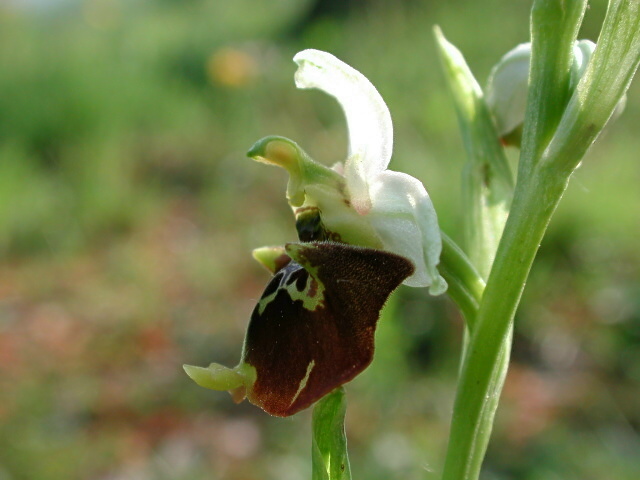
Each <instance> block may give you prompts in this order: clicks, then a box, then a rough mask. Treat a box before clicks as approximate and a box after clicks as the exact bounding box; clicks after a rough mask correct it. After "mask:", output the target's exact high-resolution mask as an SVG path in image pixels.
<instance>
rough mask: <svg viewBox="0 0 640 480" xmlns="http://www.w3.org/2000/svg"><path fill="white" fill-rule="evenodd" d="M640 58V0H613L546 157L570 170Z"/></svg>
mask: <svg viewBox="0 0 640 480" xmlns="http://www.w3.org/2000/svg"><path fill="white" fill-rule="evenodd" d="M638 62H640V2H638V0H612V1H611V2H609V8H608V10H607V15H606V17H605V20H604V24H603V26H602V30H601V32H600V36H599V38H598V43H597V46H596V50H595V52H594V53H593V57H592V58H591V61H590V63H589V65H588V66H587V70H586V72H585V74H584V75H583V77H582V79H581V80H580V82H579V83H578V86H577V87H576V90H575V91H574V93H573V96H572V97H571V100H570V102H569V105H568V106H567V108H566V111H565V113H564V116H563V117H562V120H561V121H560V124H559V125H558V129H557V132H556V134H555V136H554V137H553V140H552V141H551V143H550V145H549V147H548V148H547V150H546V152H545V158H544V161H545V162H548V163H557V164H558V165H560V166H561V167H562V168H564V169H566V170H569V171H572V170H573V169H574V168H575V167H576V166H577V165H578V163H579V162H580V161H581V160H582V157H583V156H584V154H585V153H586V152H587V150H588V148H589V147H590V146H591V144H592V143H593V142H594V141H595V139H596V138H597V137H598V135H599V134H600V132H601V131H602V129H603V128H604V126H605V125H606V123H607V121H608V120H609V119H610V118H611V116H612V114H613V113H614V111H615V110H616V107H617V105H618V103H619V102H620V100H621V99H622V97H623V96H624V95H625V93H626V91H627V89H628V88H629V85H630V83H631V80H632V78H633V76H634V75H635V72H636V70H637V68H638Z"/></svg>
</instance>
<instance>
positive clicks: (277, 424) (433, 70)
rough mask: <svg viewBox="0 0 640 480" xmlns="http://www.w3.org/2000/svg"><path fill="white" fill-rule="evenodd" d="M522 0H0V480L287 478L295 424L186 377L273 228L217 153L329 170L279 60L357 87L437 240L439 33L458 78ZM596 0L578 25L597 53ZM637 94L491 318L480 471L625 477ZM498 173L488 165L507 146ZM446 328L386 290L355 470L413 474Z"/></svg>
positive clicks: (630, 468) (430, 432)
mask: <svg viewBox="0 0 640 480" xmlns="http://www.w3.org/2000/svg"><path fill="white" fill-rule="evenodd" d="M529 8H530V5H529V2H506V1H497V0H486V1H482V2H474V1H471V0H456V1H452V2H430V1H427V0H404V1H401V2H384V1H382V0H364V1H358V2H356V1H349V2H347V1H321V0H316V1H313V0H271V1H269V2H262V1H260V0H237V1H234V2H222V1H219V0H188V1H186V0H183V1H177V0H156V1H152V0H136V1H125V0H86V1H79V0H66V1H63V0H58V1H49V2H45V1H43V0H42V1H36V0H31V1H26V0H22V1H21V0H13V1H11V2H4V3H2V4H0V258H1V260H2V268H1V270H0V479H2V480H14V479H15V480H22V479H34V480H35V479H37V480H49V479H65V480H67V479H69V480H73V479H97V480H120V479H123V480H124V479H127V480H129V479H204V478H207V479H211V478H214V479H216V478H220V479H222V478H224V479H242V480H247V479H279V480H289V479H291V480H297V479H303V478H308V477H309V475H310V468H311V467H310V412H303V413H301V414H299V415H297V416H295V417H293V418H290V419H285V420H282V419H274V418H270V417H268V416H267V415H265V414H264V413H262V412H261V411H259V410H258V409H256V408H254V407H252V406H250V405H247V404H246V403H245V404H241V405H237V406H236V405H234V404H233V403H232V402H231V400H230V398H228V397H227V396H226V395H223V394H219V393H214V392H209V391H206V390H204V389H200V388H198V387H196V386H195V385H193V384H192V383H191V382H190V381H189V379H188V378H187V377H186V375H184V374H183V372H182V369H181V364H182V363H191V364H203V365H204V364H207V363H208V362H209V361H212V360H216V361H219V362H221V363H226V364H234V363H235V362H236V361H237V358H238V356H239V351H240V345H241V342H242V337H243V333H244V328H245V325H246V321H247V319H248V317H249V314H250V312H251V309H252V308H253V305H254V302H255V301H256V299H257V298H258V296H259V295H260V292H261V288H262V286H263V284H264V283H265V282H266V279H267V274H266V273H265V272H263V271H262V270H261V269H260V267H258V266H257V265H254V264H253V263H252V261H251V257H250V254H249V252H250V250H251V249H252V248H255V247H258V246H262V245H266V244H281V243H283V242H286V241H290V240H292V239H294V238H295V232H294V228H293V222H292V221H291V216H290V213H289V211H288V207H287V205H286V201H285V199H284V186H285V178H284V176H283V175H282V173H281V172H278V171H276V170H270V169H268V168H266V167H264V166H261V165H257V164H252V163H251V162H250V161H248V160H246V159H245V157H244V152H245V151H246V149H247V148H248V147H249V146H251V144H252V143H253V142H254V141H255V140H257V139H258V138H260V137H262V136H265V135H267V134H279V135H285V136H288V137H290V138H293V139H295V140H296V141H298V142H299V143H300V144H301V145H303V146H304V147H305V148H306V149H307V150H308V151H309V152H310V153H311V154H312V155H313V156H314V157H315V158H317V159H318V160H321V161H323V162H326V163H332V162H335V161H336V160H340V159H342V158H343V157H344V155H345V151H346V129H345V126H344V120H343V119H342V116H341V112H340V109H339V107H338V106H337V104H336V103H335V102H333V101H331V100H330V99H328V98H327V97H326V96H324V95H323V94H321V93H317V92H300V91H296V89H295V88H294V86H293V81H292V76H293V72H294V70H295V68H294V67H295V66H294V65H293V63H292V62H291V57H292V56H293V54H294V53H295V52H296V51H298V50H301V49H303V48H307V47H314V48H320V49H325V50H330V51H332V52H333V53H335V54H336V55H337V56H338V57H340V58H342V59H344V60H345V61H347V62H348V63H350V64H351V65H354V66H355V67H356V68H358V69H359V70H361V71H362V72H363V73H365V74H366V75H367V76H368V77H369V78H370V79H371V81H372V82H373V83H374V84H375V85H376V86H377V87H378V89H379V90H380V92H381V93H382V95H383V97H384V98H385V100H386V101H387V103H388V105H389V107H390V109H391V112H392V115H393V117H394V122H395V131H396V139H395V142H396V149H395V154H394V159H393V163H392V168H393V169H395V170H401V171H406V172H408V173H410V174H412V175H415V176H416V177H418V178H421V179H422V180H423V181H424V183H425V185H426V186H427V188H428V190H429V192H430V194H431V195H432V197H433V200H434V203H435V205H436V207H437V209H438V212H439V215H440V220H441V224H442V226H443V228H444V229H445V230H446V231H448V232H449V233H450V234H451V235H452V236H453V237H454V238H460V231H459V229H460V212H459V201H458V197H459V188H458V183H459V178H460V167H461V165H462V161H463V156H464V150H463V148H462V145H461V141H460V138H459V134H458V133H457V126H456V120H455V115H454V112H453V106H452V103H451V100H450V98H449V96H448V92H447V90H446V86H445V85H444V82H443V80H442V77H441V74H440V72H439V65H438V60H437V56H436V51H435V45H434V42H433V39H432V33H431V28H432V26H433V25H434V24H436V23H437V24H439V25H441V27H442V28H443V30H444V31H445V33H446V35H447V36H448V38H450V39H451V40H452V41H453V42H454V43H455V44H456V45H457V46H458V47H459V48H460V49H461V50H462V51H463V52H464V54H465V55H466V57H467V59H468V61H469V63H470V65H471V67H472V69H473V70H474V72H475V73H476V75H477V77H478V79H479V80H480V81H481V83H483V81H484V79H485V78H486V76H487V74H488V72H489V70H490V68H491V65H492V64H493V63H495V62H496V61H497V60H498V59H499V58H500V56H501V55H502V54H503V53H505V52H506V51H507V50H509V49H510V48H512V47H513V46H514V45H515V44H517V43H519V42H523V41H526V40H527V36H528V10H529ZM605 8H606V2H604V1H602V0H600V1H593V2H591V8H590V10H589V12H588V14H587V18H586V21H585V25H584V28H583V33H582V35H581V37H585V38H591V39H594V40H595V39H596V38H597V32H598V26H599V22H601V19H602V18H603V15H604V11H605ZM638 122H640V95H638V88H637V86H636V85H634V86H632V89H631V92H630V95H629V101H628V105H627V111H626V112H625V114H624V116H623V117H622V118H621V119H620V120H618V122H617V123H616V124H615V125H612V126H611V128H610V129H609V131H608V132H607V134H606V135H605V137H604V138H602V139H601V140H600V141H599V142H598V143H597V145H596V146H595V147H594V148H593V149H592V151H591V152H590V154H589V156H588V158H587V159H586V160H585V162H584V165H583V166H582V167H581V168H580V169H579V170H578V171H577V172H576V174H575V175H574V179H573V182H572V184H571V186H570V188H569V190H568V192H567V194H566V196H565V199H564V201H563V203H562V204H561V206H560V209H559V211H558V212H557V215H556V217H555V218H554V221H553V222H552V225H551V227H550V231H549V236H548V238H547V240H546V241H545V243H544V244H543V245H542V248H541V251H540V254H539V258H538V262H537V264H536V266H535V268H534V271H533V273H532V277H531V280H530V282H529V286H528V288H527V291H526V293H525V297H524V299H523V304H522V308H521V311H520V314H519V318H518V321H517V327H516V339H515V346H514V352H513V358H514V363H513V368H512V370H511V372H510V374H509V377H508V379H507V384H506V387H505V393H504V399H503V403H502V405H501V407H500V409H499V411H498V423H497V425H496V428H495V436H494V440H493V442H492V443H491V446H490V451H489V455H488V458H487V463H486V472H485V478H486V479H507V478H518V479H525V480H536V479H542V478H544V479H546V480H548V479H571V478H575V479H581V480H589V479H601V478H616V479H636V478H638V477H639V476H640V462H639V461H638V459H637V452H638V451H639V448H640V410H639V409H638V408H637V406H638V402H637V399H638V397H639V396H640V348H639V347H640V250H639V249H638V240H639V237H640V221H639V220H640V215H639V213H640V195H638V187H637V186H638V184H639V183H640V166H639V164H638V159H637V152H638V151H640V137H638V135H637V132H636V131H635V130H636V125H637V124H638ZM510 153H511V157H512V159H513V161H514V165H515V158H516V154H515V152H510ZM460 329H461V322H460V319H459V317H458V314H457V313H456V311H455V309H454V307H453V306H452V304H451V303H450V302H448V301H447V300H446V299H445V298H429V297H428V295H427V293H426V291H423V290H412V289H406V288H403V289H401V290H400V291H399V292H398V294H397V295H395V296H394V297H393V299H392V301H391V302H390V303H389V305H388V307H387V310H386V311H385V314H384V317H383V319H382V320H381V324H380V328H379V332H378V336H377V338H378V352H377V355H376V359H375V360H374V363H373V365H372V366H371V368H369V369H368V370H367V371H366V372H365V373H364V374H363V375H362V376H360V377H359V378H358V379H356V380H355V381H354V382H352V383H351V384H350V385H348V387H347V393H348V396H347V398H348V402H349V405H350V406H349V409H348V411H347V428H348V435H349V442H350V450H351V452H352V453H351V455H352V469H353V472H354V476H355V477H356V478H367V479H388V478H404V479H418V478H425V477H426V478H437V476H438V471H439V468H440V463H439V462H440V461H441V460H442V458H443V451H444V448H445V445H446V437H447V428H448V421H449V415H450V412H451V406H452V401H453V395H454V391H455V377H456V369H457V356H458V354H459V350H460V336H461V335H460Z"/></svg>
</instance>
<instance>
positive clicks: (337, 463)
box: [311, 387, 351, 480]
mask: <svg viewBox="0 0 640 480" xmlns="http://www.w3.org/2000/svg"><path fill="white" fill-rule="evenodd" d="M344 397H345V395H344V388H343V387H340V388H338V389H336V390H334V391H333V392H331V393H330V394H329V395H326V396H325V397H324V398H322V399H320V400H318V402H317V403H316V404H315V405H314V407H313V417H312V428H313V439H312V445H311V458H312V477H311V478H312V479H313V480H351V468H350V466H349V457H348V455H347V436H346V434H345V431H344V417H345V414H346V411H347V402H346V400H345V398H344Z"/></svg>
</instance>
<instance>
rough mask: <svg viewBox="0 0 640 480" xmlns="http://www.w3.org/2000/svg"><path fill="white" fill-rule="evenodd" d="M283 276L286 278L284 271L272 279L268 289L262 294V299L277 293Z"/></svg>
mask: <svg viewBox="0 0 640 480" xmlns="http://www.w3.org/2000/svg"><path fill="white" fill-rule="evenodd" d="M283 276H284V273H283V272H282V271H280V272H278V273H276V274H275V275H274V276H273V278H272V279H271V281H270V282H269V283H268V284H267V288H265V289H264V292H262V297H260V298H265V297H268V296H269V295H271V294H272V293H273V292H275V291H276V290H277V289H278V287H279V286H280V281H281V280H282V277H283Z"/></svg>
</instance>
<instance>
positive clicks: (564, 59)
mask: <svg viewBox="0 0 640 480" xmlns="http://www.w3.org/2000/svg"><path fill="white" fill-rule="evenodd" d="M586 7H587V0H575V1H569V2H568V1H566V0H536V1H535V2H534V4H533V8H532V10H531V66H530V73H529V94H528V97H527V110H526V114H525V122H524V130H523V134H522V151H521V155H520V165H519V168H520V171H519V173H518V177H519V178H522V179H525V180H526V179H527V177H528V176H529V171H530V170H531V168H532V167H533V166H534V165H535V164H536V163H537V162H538V161H539V159H540V157H541V156H542V152H543V151H544V150H545V148H546V147H547V145H548V144H549V142H550V140H551V138H552V136H553V134H554V132H555V130H556V128H557V126H558V124H559V123H560V118H561V117H562V114H563V113H564V110H565V107H566V106H567V102H568V101H569V97H570V82H571V65H572V63H573V46H574V43H575V40H576V38H577V35H578V30H579V29H580V25H581V24H582V18H583V16H584V12H585V9H586Z"/></svg>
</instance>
